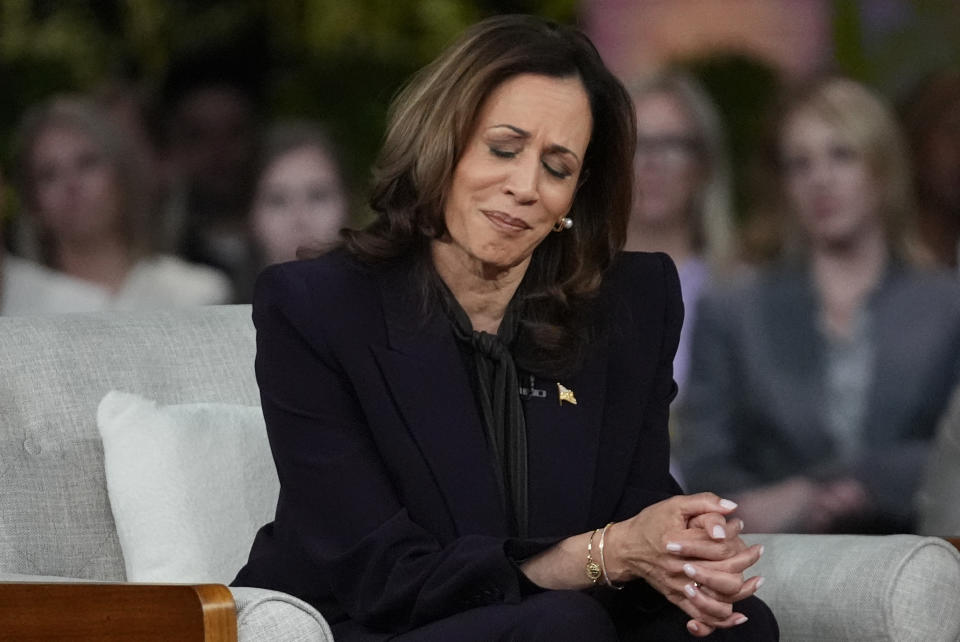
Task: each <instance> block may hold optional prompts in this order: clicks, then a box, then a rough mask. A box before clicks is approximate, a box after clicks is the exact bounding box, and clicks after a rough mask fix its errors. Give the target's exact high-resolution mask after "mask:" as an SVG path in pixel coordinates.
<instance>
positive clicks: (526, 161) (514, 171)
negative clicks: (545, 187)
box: [503, 154, 540, 205]
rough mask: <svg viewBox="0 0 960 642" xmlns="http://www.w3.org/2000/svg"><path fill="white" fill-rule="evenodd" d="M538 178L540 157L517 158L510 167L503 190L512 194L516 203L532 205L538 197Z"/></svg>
mask: <svg viewBox="0 0 960 642" xmlns="http://www.w3.org/2000/svg"><path fill="white" fill-rule="evenodd" d="M539 180H540V159H539V158H536V157H535V156H534V155H532V154H531V155H528V156H526V157H525V158H518V159H517V160H516V162H515V163H514V164H513V165H512V167H511V168H510V172H509V174H508V175H507V180H506V181H505V182H504V184H503V191H504V192H505V193H507V194H510V195H512V196H513V197H514V198H515V199H516V200H517V202H518V203H521V204H523V205H532V204H533V203H536V202H537V199H538V197H539V194H538V191H537V183H538V181H539Z"/></svg>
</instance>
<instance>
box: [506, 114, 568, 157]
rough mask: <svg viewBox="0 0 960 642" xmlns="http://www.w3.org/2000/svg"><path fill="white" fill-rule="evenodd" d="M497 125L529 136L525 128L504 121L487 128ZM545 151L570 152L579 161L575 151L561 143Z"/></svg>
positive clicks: (522, 135)
mask: <svg viewBox="0 0 960 642" xmlns="http://www.w3.org/2000/svg"><path fill="white" fill-rule="evenodd" d="M498 127H506V128H507V129H509V130H511V131H513V132H515V133H516V134H518V135H519V136H521V137H523V138H530V132H528V131H527V130H525V129H520V128H519V127H516V126H514V125H508V124H506V123H503V124H501V125H492V126H490V127H489V128H488V129H496V128H498ZM547 152H549V153H555V154H570V155H571V156H573V157H574V158H576V159H577V162H580V157H579V156H577V154H576V152H574V151H573V150H572V149H569V148H567V147H564V146H563V145H556V144H554V145H550V146H548V147H547Z"/></svg>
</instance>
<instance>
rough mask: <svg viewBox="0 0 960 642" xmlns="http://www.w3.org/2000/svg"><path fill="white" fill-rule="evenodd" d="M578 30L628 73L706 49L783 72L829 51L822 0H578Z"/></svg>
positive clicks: (804, 67) (800, 70) (800, 71)
mask: <svg viewBox="0 0 960 642" xmlns="http://www.w3.org/2000/svg"><path fill="white" fill-rule="evenodd" d="M582 13H583V16H584V28H585V30H586V32H587V33H588V34H589V36H590V38H591V39H592V40H593V42H594V43H595V44H596V45H597V48H598V49H599V50H600V54H601V55H602V56H603V58H604V61H605V62H606V63H607V65H608V66H609V67H610V68H611V69H612V70H613V71H614V72H615V73H616V74H618V75H619V76H620V77H621V78H624V79H628V80H629V79H631V78H634V77H636V76H638V75H642V74H644V73H646V72H650V71H653V70H655V69H657V68H658V67H660V66H662V65H663V64H664V63H666V62H668V61H670V60H673V59H677V58H687V57H692V56H698V55H703V54H706V53H709V52H713V51H725V52H742V53H746V54H748V55H755V56H757V57H759V58H761V59H763V60H764V61H766V62H768V63H771V64H772V65H773V66H774V67H776V68H778V69H780V70H782V71H784V72H786V73H788V74H791V75H804V74H807V73H810V72H812V71H815V70H816V69H818V68H819V67H820V66H821V65H822V64H823V62H824V61H826V60H829V59H830V58H831V56H832V48H831V42H830V28H831V27H830V19H831V10H830V3H829V2H827V1H826V0H583V2H582Z"/></svg>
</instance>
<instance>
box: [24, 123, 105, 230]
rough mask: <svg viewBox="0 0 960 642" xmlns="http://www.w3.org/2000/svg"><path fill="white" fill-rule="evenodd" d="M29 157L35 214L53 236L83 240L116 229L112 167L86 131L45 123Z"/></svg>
mask: <svg viewBox="0 0 960 642" xmlns="http://www.w3.org/2000/svg"><path fill="white" fill-rule="evenodd" d="M30 163H31V170H30V171H31V173H32V176H33V189H34V203H35V205H36V209H37V211H36V212H35V215H36V216H37V218H38V220H39V223H40V225H41V226H42V227H43V228H44V229H46V230H47V231H48V232H49V233H50V234H52V235H53V237H54V238H55V239H59V240H60V241H63V242H74V243H84V242H89V241H90V240H93V239H95V238H103V237H110V236H113V235H116V234H119V233H120V225H121V215H120V198H119V190H118V188H117V176H116V172H115V171H114V169H113V167H112V166H111V165H110V164H109V163H108V161H107V158H106V157H105V156H104V154H103V152H102V151H101V150H100V149H99V148H98V147H97V146H96V145H95V143H94V142H93V140H91V138H90V137H89V136H87V135H86V134H84V133H83V132H82V131H80V130H79V129H77V128H73V127H69V126H64V125H53V126H51V127H48V128H47V129H45V130H44V131H42V132H41V133H40V135H39V136H38V137H37V140H36V142H35V144H34V146H33V150H32V153H31V154H30Z"/></svg>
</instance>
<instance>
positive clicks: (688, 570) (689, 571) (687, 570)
mask: <svg viewBox="0 0 960 642" xmlns="http://www.w3.org/2000/svg"><path fill="white" fill-rule="evenodd" d="M683 574H684V575H686V576H687V577H696V576H697V569H695V568H693V564H684V565H683Z"/></svg>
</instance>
